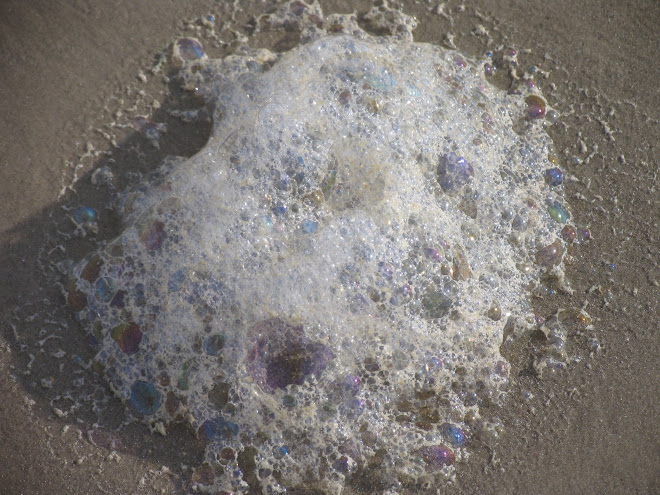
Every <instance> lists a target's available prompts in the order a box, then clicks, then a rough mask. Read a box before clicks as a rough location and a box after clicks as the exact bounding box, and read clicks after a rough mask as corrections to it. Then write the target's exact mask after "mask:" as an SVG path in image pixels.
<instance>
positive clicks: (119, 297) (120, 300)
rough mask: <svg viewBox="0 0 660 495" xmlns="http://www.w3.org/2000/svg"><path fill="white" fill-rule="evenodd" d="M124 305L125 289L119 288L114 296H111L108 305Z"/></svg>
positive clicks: (121, 307) (117, 306) (121, 306)
mask: <svg viewBox="0 0 660 495" xmlns="http://www.w3.org/2000/svg"><path fill="white" fill-rule="evenodd" d="M124 306H126V291H125V290H119V291H117V293H116V294H115V297H113V298H112V301H110V307H112V308H118V309H123V308H124Z"/></svg>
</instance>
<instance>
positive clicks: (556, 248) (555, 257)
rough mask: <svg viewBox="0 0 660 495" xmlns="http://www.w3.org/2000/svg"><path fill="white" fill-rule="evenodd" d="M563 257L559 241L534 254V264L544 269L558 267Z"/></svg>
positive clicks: (562, 248)
mask: <svg viewBox="0 0 660 495" xmlns="http://www.w3.org/2000/svg"><path fill="white" fill-rule="evenodd" d="M563 255H564V247H563V246H562V245H561V242H559V240H556V241H555V242H553V243H552V244H549V245H547V246H545V247H543V248H541V249H539V250H538V251H537V252H536V263H537V264H539V265H541V266H544V267H546V268H551V267H553V266H555V265H558V264H559V262H560V261H561V257H562V256H563Z"/></svg>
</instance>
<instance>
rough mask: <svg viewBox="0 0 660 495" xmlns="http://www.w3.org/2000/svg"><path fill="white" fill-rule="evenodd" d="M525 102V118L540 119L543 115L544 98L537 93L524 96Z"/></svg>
mask: <svg viewBox="0 0 660 495" xmlns="http://www.w3.org/2000/svg"><path fill="white" fill-rule="evenodd" d="M525 103H527V113H526V115H527V118H528V119H529V120H534V119H541V118H543V117H544V116H545V100H544V99H543V98H541V97H540V96H537V95H530V96H528V97H527V98H525Z"/></svg>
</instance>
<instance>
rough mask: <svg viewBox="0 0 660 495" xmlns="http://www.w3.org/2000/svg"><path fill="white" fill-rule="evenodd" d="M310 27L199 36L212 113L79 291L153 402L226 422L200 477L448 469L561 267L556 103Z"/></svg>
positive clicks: (200, 77)
mask: <svg viewBox="0 0 660 495" xmlns="http://www.w3.org/2000/svg"><path fill="white" fill-rule="evenodd" d="M319 19H320V18H319ZM342 19H343V21H344V22H345V28H344V29H341V30H339V29H336V26H337V25H338V23H339V20H342ZM324 25H325V26H330V25H333V26H335V28H333V29H332V30H331V31H343V32H340V33H338V34H327V33H326V32H325V31H324V29H323V26H324ZM346 26H348V27H346ZM346 33H351V34H346ZM303 40H304V43H303V44H301V45H300V46H298V47H296V48H294V49H292V50H291V51H289V52H287V53H284V54H283V55H275V54H273V53H270V52H268V51H265V50H261V51H252V50H243V51H241V52H240V53H239V54H237V55H232V56H230V57H227V58H226V59H224V60H211V59H207V58H206V57H205V56H204V55H203V54H200V53H201V52H199V50H201V45H200V44H199V43H198V42H197V41H195V40H192V41H191V40H188V41H187V42H186V43H187V44H186V45H185V46H187V47H189V46H194V47H195V48H196V50H197V51H195V54H196V55H195V56H194V57H192V56H190V57H183V58H182V60H181V65H183V69H182V71H183V75H184V79H185V82H186V84H187V85H188V86H192V87H198V88H199V90H200V92H201V93H202V94H203V95H204V96H205V97H206V99H207V102H208V104H209V106H211V107H212V108H214V119H215V120H214V130H213V134H212V136H211V138H210V139H209V142H208V144H207V145H206V147H205V148H204V149H202V150H201V151H200V152H199V153H198V154H197V155H196V156H194V157H193V158H191V159H189V160H183V159H178V158H171V159H169V160H167V161H166V162H165V163H164V164H163V166H162V167H161V169H160V170H159V172H158V173H157V174H155V175H153V176H152V177H150V178H149V179H148V180H147V181H145V183H144V184H142V185H141V186H140V187H138V188H137V189H136V190H134V191H132V192H129V193H126V194H124V195H123V196H122V200H121V208H120V209H121V212H122V213H123V215H124V218H125V230H124V231H123V233H122V234H121V235H120V236H119V237H118V238H116V239H115V240H113V241H112V242H110V243H108V244H107V245H106V246H104V248H103V249H101V250H100V251H98V252H96V253H94V254H93V255H90V256H89V257H88V258H87V259H85V260H84V261H83V262H81V263H79V264H78V265H77V266H76V267H75V269H74V276H73V278H72V282H71V283H70V285H69V302H70V303H71V305H72V306H73V307H74V308H75V309H76V310H77V311H78V316H79V319H80V321H81V322H82V323H83V325H84V326H85V327H86V328H87V329H88V331H89V335H90V340H91V341H92V343H93V345H95V346H96V347H97V349H98V354H97V356H96V359H95V360H96V364H97V367H98V369H100V370H102V372H103V374H104V376H105V377H106V378H107V380H108V381H109V383H110V385H111V387H112V389H113V390H114V391H115V392H116V393H117V395H118V396H120V397H121V398H122V399H123V400H125V403H126V404H127V407H129V408H130V410H131V411H132V412H133V414H135V415H137V416H140V417H143V418H144V419H145V421H147V422H149V423H152V424H158V423H161V424H162V425H166V424H167V423H169V422H171V421H175V420H177V421H178V420H185V421H189V422H190V423H191V424H192V425H193V426H194V427H195V430H196V431H198V434H199V435H200V436H201V437H202V438H203V439H204V440H205V441H206V442H207V452H206V456H207V464H206V465H205V467H204V468H203V473H202V474H203V476H202V475H200V478H199V479H201V480H202V481H203V483H204V484H208V485H213V486H215V487H217V488H218V489H223V490H227V491H231V490H242V489H245V488H246V487H247V484H248V483H249V484H250V485H252V486H253V488H254V487H255V486H261V487H262V488H263V489H264V490H267V491H270V492H273V491H275V492H276V491H279V490H283V489H284V488H285V487H293V486H301V485H305V486H310V484H313V485H314V486H317V487H319V488H320V489H323V490H326V491H328V492H337V493H338V492H340V491H341V490H342V486H344V483H345V482H346V480H347V479H351V478H357V477H360V476H362V475H365V476H366V475H369V476H372V477H373V478H372V479H374V480H377V481H375V482H374V483H376V484H377V485H378V486H377V487H376V488H377V489H381V490H398V489H400V488H401V487H405V486H413V487H414V486H424V484H429V483H435V482H437V481H439V480H441V479H442V478H444V477H447V476H449V475H451V473H452V470H453V469H455V463H458V462H459V461H460V460H461V459H462V458H463V457H464V456H465V452H466V451H465V449H467V448H469V444H470V434H471V430H470V427H469V425H467V424H466V421H465V418H466V417H468V416H470V415H471V416H472V417H474V416H475V415H477V414H478V411H479V408H480V407H481V406H483V405H484V404H497V403H499V402H500V401H501V400H502V398H503V394H504V393H505V391H506V385H507V379H508V377H507V365H506V361H505V360H504V358H503V357H502V356H501V355H500V352H499V346H500V345H501V343H502V339H503V334H504V330H505V326H506V325H511V324H512V322H514V321H516V320H520V321H522V320H524V319H525V318H526V317H527V316H528V314H529V301H528V298H529V290H530V287H531V286H533V285H534V282H535V281H536V280H537V279H538V277H539V274H540V273H541V272H542V271H551V270H559V269H561V259H562V255H563V252H564V248H563V242H562V241H561V240H560V238H559V237H558V233H559V231H560V230H561V228H562V227H563V225H561V224H562V223H563V222H565V221H566V219H567V218H568V211H567V209H566V207H565V206H564V200H563V196H562V195H563V189H562V187H563V186H562V185H561V180H557V179H556V177H561V171H560V170H558V169H556V168H555V166H554V165H553V160H552V158H551V157H550V158H549V155H552V143H551V141H550V139H549V137H548V136H547V135H546V134H545V131H544V127H543V115H541V114H540V113H539V112H535V113H533V115H532V116H530V110H529V105H530V104H529V101H530V100H529V98H530V96H533V97H534V98H533V102H534V104H535V105H536V106H539V105H540V104H541V103H543V108H544V109H545V103H544V100H543V99H542V97H541V96H540V95H539V94H538V93H536V91H537V90H536V89H533V90H530V91H534V93H533V95H530V94H527V95H520V94H506V93H505V92H503V91H501V90H499V89H497V88H495V87H494V86H492V85H490V84H489V83H488V82H487V81H486V73H487V72H486V71H484V69H483V66H480V65H479V64H477V63H476V62H473V61H471V60H469V59H467V58H465V57H463V56H461V55H460V54H458V53H457V52H455V51H450V50H446V49H443V48H440V47H437V46H433V45H428V44H421V43H414V42H412V41H410V40H408V39H405V36H404V37H403V39H397V38H393V37H372V36H370V35H368V34H366V33H365V32H363V31H361V30H360V29H359V28H358V27H357V25H356V24H351V22H350V20H346V19H345V18H337V19H334V21H333V20H331V19H328V20H326V24H323V22H322V21H320V20H318V21H315V22H314V23H313V26H312V27H311V28H310V29H308V30H307V31H306V34H305V36H303ZM198 45H199V49H197V47H198ZM179 51H180V50H179ZM186 53H188V52H186ZM526 97H527V101H526V100H525V98H526ZM539 102H540V103H539ZM549 169H552V170H551V171H550V172H547V170H549ZM548 177H550V180H548ZM246 458H247V459H248V460H247V461H246ZM246 466H247V467H248V468H249V469H250V470H251V472H250V473H248V472H245V471H242V469H243V470H245V469H246ZM200 472H202V471H200ZM267 491H264V493H266V492H267Z"/></svg>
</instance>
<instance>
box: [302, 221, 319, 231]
mask: <svg viewBox="0 0 660 495" xmlns="http://www.w3.org/2000/svg"><path fill="white" fill-rule="evenodd" d="M318 226H319V223H318V222H315V221H313V220H303V221H302V223H301V224H300V228H301V229H302V231H303V232H304V233H305V234H312V233H314V232H316V229H317V228H318Z"/></svg>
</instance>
